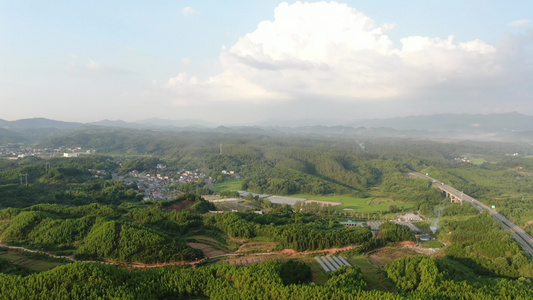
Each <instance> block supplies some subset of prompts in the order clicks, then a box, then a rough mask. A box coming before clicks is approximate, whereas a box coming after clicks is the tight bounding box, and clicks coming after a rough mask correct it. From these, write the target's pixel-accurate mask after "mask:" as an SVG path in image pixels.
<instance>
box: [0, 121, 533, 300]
mask: <svg viewBox="0 0 533 300" xmlns="http://www.w3.org/2000/svg"><path fill="white" fill-rule="evenodd" d="M359 143H360V142H358V141H356V140H355V137H354V136H350V135H340V136H328V135H325V136H324V135H322V136H321V135H316V136H315V135H296V136H292V135H290V134H287V133H286V132H275V131H274V132H263V131H260V130H258V131H253V130H248V131H246V130H245V131H243V132H236V131H227V132H226V131H223V130H221V131H220V132H204V131H195V132H188V131H183V132H171V131H161V132H158V131H145V130H129V129H104V128H97V127H95V128H85V129H82V130H78V131H74V132H70V133H67V134H65V135H62V136H54V137H51V138H48V139H46V140H43V141H41V142H40V143H39V144H38V145H33V146H34V147H43V148H44V147H49V148H56V147H59V146H65V145H66V146H68V147H82V148H84V149H95V153H96V154H91V155H86V156H80V157H72V158H66V157H65V158H64V157H45V158H38V157H32V156H28V157H24V158H20V159H17V160H8V159H0V195H1V196H0V240H1V243H2V244H1V245H0V299H78V298H79V299H99V298H101V299H204V298H209V299H530V298H531V295H532V292H533V282H532V279H533V261H532V258H531V256H530V255H529V254H528V253H526V252H524V251H523V250H522V249H521V247H520V246H519V244H518V243H517V242H515V240H514V239H513V237H512V235H511V234H510V233H509V232H508V231H505V230H504V229H502V227H501V225H500V224H499V223H498V222H497V221H495V220H494V219H493V218H492V217H491V216H490V215H489V214H488V213H486V212H485V213H481V212H479V211H478V210H477V209H475V208H474V207H473V206H471V205H470V204H468V203H464V204H452V203H450V201H449V200H448V199H446V198H445V195H444V194H443V193H442V192H441V191H440V190H438V189H436V188H434V187H433V185H432V182H431V181H429V180H425V179H417V178H411V177H409V176H408V173H409V172H411V171H419V172H422V173H427V174H429V175H430V176H431V177H433V178H436V179H438V180H439V181H442V182H444V183H446V184H449V185H451V186H453V187H454V188H456V189H458V190H461V191H464V193H467V194H468V195H471V196H472V197H475V198H477V199H479V200H480V201H482V202H483V203H485V204H487V205H489V206H492V205H494V206H495V207H496V209H497V210H498V211H499V212H500V213H502V214H503V215H505V216H506V217H508V218H509V219H510V220H511V221H513V222H515V224H517V225H518V226H520V227H522V228H524V229H525V230H526V231H528V232H529V233H532V232H533V225H532V224H533V222H532V221H533V199H531V194H532V193H533V190H532V176H533V159H531V156H530V155H532V154H533V153H532V152H533V148H531V147H530V146H529V145H524V144H509V143H496V142H494V143H486V142H470V141H463V142H447V143H442V142H438V141H428V140H410V139H399V138H397V139H396V138H391V139H378V138H372V139H370V138H369V139H367V140H365V143H364V147H361V145H360V144H359ZM509 153H519V155H508V154H509ZM472 154H475V155H476V157H483V161H482V162H481V161H480V162H476V164H474V163H471V162H464V161H462V160H458V159H457V158H462V157H465V156H467V155H472ZM162 166H164V167H162ZM183 170H191V172H192V171H194V172H195V173H196V172H197V173H202V174H206V175H205V176H206V177H205V178H198V179H195V180H193V181H189V182H181V183H178V182H177V180H175V181H172V180H170V179H169V180H168V183H166V184H167V187H168V190H169V191H171V192H172V194H173V195H174V196H173V198H172V199H170V200H168V199H159V200H158V199H151V200H146V199H145V198H144V197H145V194H143V193H142V191H140V190H139V189H138V188H137V186H136V185H135V182H136V181H135V180H132V179H131V178H127V177H128V176H129V175H128V174H130V173H131V172H133V171H135V172H138V173H140V172H143V173H146V174H158V175H160V178H163V177H170V178H171V179H177V178H172V176H174V175H172V174H178V171H179V172H182V171H183ZM222 171H232V172H233V173H234V174H237V175H238V177H236V176H235V175H229V174H228V172H225V173H223V172H222ZM152 177H155V175H152ZM207 178H209V180H206V179H207ZM236 178H238V179H236ZM126 179H128V180H126ZM26 180H27V182H26ZM165 182H166V181H165ZM228 182H232V183H235V182H236V183H238V186H235V185H228V186H231V188H220V187H221V186H223V185H224V184H225V183H228ZM237 191H246V192H250V193H257V194H269V195H279V196H297V197H302V196H305V195H309V196H310V197H311V196H313V197H317V198H318V199H327V200H326V201H325V202H323V203H316V202H311V203H302V202H297V203H296V204H294V205H293V206H291V205H288V204H275V203H271V202H270V201H269V200H267V199H263V198H260V197H259V196H253V194H249V195H248V196H243V197H241V196H240V194H239V192H237ZM209 197H214V199H219V200H220V199H226V198H237V199H238V200H235V202H232V203H235V205H241V206H243V207H245V208H246V209H244V210H241V211H237V210H236V209H233V208H232V207H230V206H228V207H230V208H229V209H223V207H224V205H229V204H225V202H211V201H208V200H206V199H208V198H209ZM143 199H144V200H145V201H143ZM209 199H211V198H209ZM329 199H332V200H329ZM335 199H339V201H340V202H343V201H348V200H346V199H359V200H360V203H365V204H364V205H368V206H370V205H378V204H380V203H385V204H386V207H387V209H384V210H379V211H373V212H367V211H365V210H364V208H361V209H347V210H344V209H341V208H339V207H335V206H330V205H328V204H327V201H335ZM389 204H390V205H389ZM406 208H407V209H406ZM232 210H234V211H232ZM222 211H224V212H222ZM210 212H211V213H210ZM214 212H218V213H214ZM405 212H411V213H415V214H416V215H419V216H421V217H422V219H423V221H421V222H419V223H415V224H416V225H417V226H418V227H419V228H421V229H422V230H424V231H425V232H426V233H427V234H429V235H431V238H432V239H434V241H435V242H436V243H435V244H440V245H442V246H441V248H434V247H428V246H427V245H431V244H424V242H422V241H421V240H420V238H419V234H414V233H413V232H412V230H411V229H410V228H409V227H407V226H405V225H401V224H398V223H395V222H390V221H391V220H394V219H395V218H397V215H398V214H403V213H405ZM347 220H354V221H355V222H356V223H358V224H359V225H358V226H344V225H342V224H341V223H340V222H341V221H347ZM372 221H380V222H382V224H381V225H380V226H379V230H377V231H372V230H370V226H366V225H367V223H370V222H372ZM361 225H362V226H361ZM437 225H438V226H437ZM435 226H437V227H435ZM430 227H435V228H437V230H435V231H434V232H433V231H432V230H430ZM435 244H433V245H435ZM425 248H429V250H427V249H426V251H424V249H425ZM331 249H336V250H335V251H337V253H336V254H335V255H341V256H344V257H346V259H347V261H348V262H350V264H351V266H344V267H341V268H339V269H338V270H336V271H333V272H326V271H324V270H322V269H321V268H320V266H319V264H318V263H317V262H316V261H315V259H314V257H315V256H317V255H331V253H330V252H323V251H329V250H331ZM321 251H322V252H321ZM50 262H54V263H57V264H58V265H60V266H56V265H52V264H51V263H50ZM35 265H39V266H46V268H45V267H43V268H42V269H39V268H36V267H35Z"/></svg>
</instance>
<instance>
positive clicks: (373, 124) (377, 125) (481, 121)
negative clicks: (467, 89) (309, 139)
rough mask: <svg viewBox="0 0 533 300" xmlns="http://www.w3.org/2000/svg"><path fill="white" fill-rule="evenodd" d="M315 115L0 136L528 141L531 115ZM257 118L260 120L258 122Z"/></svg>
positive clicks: (15, 130) (532, 136)
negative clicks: (193, 134) (132, 132)
mask: <svg viewBox="0 0 533 300" xmlns="http://www.w3.org/2000/svg"><path fill="white" fill-rule="evenodd" d="M325 123H326V124H321V121H320V120H316V121H314V123H313V122H312V120H294V121H291V120H288V121H284V122H276V121H260V122H257V124H255V125H252V124H249V125H246V126H244V125H241V126H228V125H224V126H218V125H215V124H213V123H209V122H205V121H202V120H165V119H157V118H152V119H145V120H139V121H135V122H126V121H121V120H116V121H111V120H102V121H99V122H92V123H86V124H83V123H76V122H63V121H56V120H50V119H46V118H33V119H21V120H16V121H6V120H1V119H0V127H2V130H1V131H0V141H2V142H3V143H6V142H11V143H13V142H17V143H20V142H28V141H35V140H38V139H42V138H46V137H50V136H53V135H58V134H62V133H65V132H68V131H70V130H83V129H85V128H89V127H95V126H96V127H114V128H127V129H138V130H141V129H151V130H158V131H207V132H219V133H254V132H255V133H261V134H263V133H270V134H293V133H297V134H304V135H314V134H318V135H335V136H361V137H404V138H417V139H420V138H422V139H445V140H449V139H452V140H465V139H471V140H492V141H506V142H532V141H533V116H529V115H525V114H520V113H517V112H514V113H504V114H488V115H469V114H441V115H422V116H409V117H401V118H391V119H369V120H357V121H353V122H349V123H346V124H342V125H334V126H332V125H331V124H332V123H331V122H325ZM259 124H261V125H259Z"/></svg>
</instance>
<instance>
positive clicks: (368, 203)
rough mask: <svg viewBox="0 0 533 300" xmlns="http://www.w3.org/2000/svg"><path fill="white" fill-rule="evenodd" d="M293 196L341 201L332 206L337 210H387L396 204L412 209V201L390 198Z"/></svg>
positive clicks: (367, 211) (365, 211)
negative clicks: (399, 200)
mask: <svg viewBox="0 0 533 300" xmlns="http://www.w3.org/2000/svg"><path fill="white" fill-rule="evenodd" d="M290 197H294V198H305V199H309V200H317V201H332V202H342V204H341V205H337V206H334V208H335V209H337V210H343V209H345V208H347V209H353V210H354V211H357V212H361V213H369V212H388V211H389V207H390V206H391V205H396V206H397V207H399V208H402V207H403V210H402V211H410V210H414V209H415V207H414V203H404V202H397V201H394V200H391V199H384V198H356V197H352V196H348V195H324V196H322V195H306V194H297V195H291V196H290Z"/></svg>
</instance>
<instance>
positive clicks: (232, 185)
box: [209, 179, 243, 193]
mask: <svg viewBox="0 0 533 300" xmlns="http://www.w3.org/2000/svg"><path fill="white" fill-rule="evenodd" d="M242 182H243V180H242V179H227V180H224V181H222V182H221V183H217V184H215V185H213V186H210V187H209V189H210V190H212V191H213V192H216V193H218V192H221V191H238V190H241V187H242Z"/></svg>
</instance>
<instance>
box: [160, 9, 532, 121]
mask: <svg viewBox="0 0 533 300" xmlns="http://www.w3.org/2000/svg"><path fill="white" fill-rule="evenodd" d="M184 12H185V10H184ZM525 21H528V20H518V21H515V22H513V23H511V24H514V25H511V26H519V25H521V24H524V22H525ZM526 23H527V22H526ZM393 30H394V25H392V24H381V25H380V24H377V23H376V21H374V20H373V19H371V18H370V17H369V16H366V15H365V14H364V13H362V12H360V11H357V10H356V9H355V8H352V7H349V6H348V5H346V4H341V3H337V2H318V3H302V2H296V3H294V4H292V5H289V4H287V3H282V4H280V5H279V6H278V7H277V8H276V9H275V11H274V18H273V20H268V21H263V22H260V23H259V24H258V26H257V29H256V30H255V31H253V32H251V33H249V34H246V35H245V36H243V37H241V38H240V39H239V40H238V41H237V42H236V43H235V44H234V45H233V46H231V47H229V48H225V47H223V48H222V50H221V53H220V56H219V63H220V69H221V70H222V71H221V72H220V73H218V74H213V75H212V76H210V77H208V78H203V79H199V78H197V77H196V76H195V75H192V74H187V73H184V72H182V73H179V74H178V75H177V76H176V77H173V78H170V79H168V80H167V81H166V83H165V84H163V85H161V86H162V87H164V88H165V89H168V90H170V91H171V92H172V98H173V99H174V103H175V104H177V105H180V106H187V105H188V104H191V103H196V104H197V103H198V102H203V103H216V102H232V103H235V102H239V103H243V104H255V105H263V104H264V105H270V104H272V103H276V104H278V105H279V104H280V103H281V104H285V105H288V106H290V104H291V103H294V104H298V105H300V106H301V105H302V104H303V105H305V103H309V104H310V105H315V106H316V107H317V109H316V111H319V110H320V109H322V108H323V107H324V103H326V102H327V103H333V104H338V105H339V107H342V108H343V109H344V108H351V107H355V106H354V105H362V106H365V105H366V106H368V105H378V106H379V105H391V103H393V104H394V103H396V105H398V106H400V105H401V104H403V103H410V105H413V104H414V103H419V104H420V107H421V108H420V110H417V109H415V108H413V107H410V108H408V109H406V110H405V111H406V112H410V113H413V112H414V113H416V112H421V110H425V109H427V108H430V107H435V106H444V105H465V106H468V105H470V107H471V108H475V107H479V110H483V109H484V110H485V111H487V110H498V109H501V107H500V106H498V105H500V104H501V103H500V101H501V100H502V98H501V97H502V94H505V93H506V92H509V90H512V91H518V90H519V91H518V93H519V94H520V95H522V98H524V96H525V98H527V97H528V96H529V95H531V93H530V92H531V91H530V89H526V90H524V89H523V88H522V86H521V85H520V84H519V82H518V86H516V84H517V81H516V80H514V78H516V76H519V75H523V73H524V72H526V73H527V74H528V77H531V76H530V75H531V66H530V67H529V69H527V68H526V69H524V67H520V65H521V64H520V58H521V57H524V56H526V54H524V53H517V50H516V44H513V41H512V40H511V39H510V40H509V41H508V42H507V43H505V42H503V43H502V45H499V46H498V48H497V47H496V46H493V45H489V44H487V43H485V42H483V41H481V40H472V41H467V42H457V41H455V39H454V36H452V35H451V36H449V37H447V38H444V39H443V38H439V37H426V36H409V37H404V38H401V39H399V42H397V43H395V42H393V40H392V39H391V35H390V33H391V32H393ZM511 57H514V58H513V59H510V58H511ZM505 89H507V90H505ZM506 96H507V97H511V95H506ZM519 98H520V97H519ZM522 98H521V99H519V101H523V100H524V99H522ZM417 101H418V102H417ZM515 106H517V107H520V104H519V103H518V102H517V104H516V105H515ZM294 108H296V105H295V106H294ZM509 109H514V110H516V108H515V107H509ZM434 110H436V111H438V109H434ZM504 110H505V109H504Z"/></svg>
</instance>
